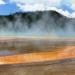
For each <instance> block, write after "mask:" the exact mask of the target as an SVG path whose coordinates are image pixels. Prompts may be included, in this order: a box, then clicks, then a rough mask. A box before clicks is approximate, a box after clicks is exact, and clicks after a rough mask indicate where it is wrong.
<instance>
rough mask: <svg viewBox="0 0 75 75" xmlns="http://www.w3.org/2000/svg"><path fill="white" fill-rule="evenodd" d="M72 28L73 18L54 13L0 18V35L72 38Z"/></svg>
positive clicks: (45, 12)
mask: <svg viewBox="0 0 75 75" xmlns="http://www.w3.org/2000/svg"><path fill="white" fill-rule="evenodd" d="M74 28H75V20H74V18H73V19H72V18H67V17H65V16H63V15H61V14H59V13H57V12H56V11H42V12H28V13H17V14H12V15H8V16H0V35H16V36H17V35H22V36H43V35H48V36H68V35H69V36H73V35H74V33H75V29H74Z"/></svg>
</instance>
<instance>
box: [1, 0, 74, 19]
mask: <svg viewBox="0 0 75 75" xmlns="http://www.w3.org/2000/svg"><path fill="white" fill-rule="evenodd" d="M44 10H56V11H58V12H59V13H61V14H63V15H65V16H67V17H74V18H75V0H0V15H9V14H11V13H15V12H34V11H44Z"/></svg>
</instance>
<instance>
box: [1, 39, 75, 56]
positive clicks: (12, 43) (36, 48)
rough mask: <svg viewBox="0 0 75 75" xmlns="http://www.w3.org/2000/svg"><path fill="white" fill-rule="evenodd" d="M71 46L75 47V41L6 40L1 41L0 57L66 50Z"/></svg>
mask: <svg viewBox="0 0 75 75" xmlns="http://www.w3.org/2000/svg"><path fill="white" fill-rule="evenodd" d="M69 45H72V46H73V45H75V41H66V40H40V39H39V40H38V39H37V40H34V39H12V40H5V41H0V56H2V55H13V54H20V53H33V52H40V51H57V50H62V49H63V50H64V49H65V48H66V47H67V46H69Z"/></svg>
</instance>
